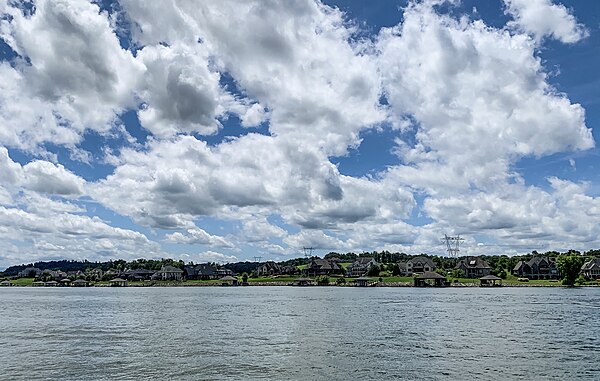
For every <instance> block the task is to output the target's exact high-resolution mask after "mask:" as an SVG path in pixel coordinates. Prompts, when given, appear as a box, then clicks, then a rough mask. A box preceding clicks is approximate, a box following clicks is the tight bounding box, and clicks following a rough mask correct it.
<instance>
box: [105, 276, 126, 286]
mask: <svg viewBox="0 0 600 381" xmlns="http://www.w3.org/2000/svg"><path fill="white" fill-rule="evenodd" d="M109 283H110V285H111V286H112V287H127V286H128V284H129V283H128V282H127V281H126V280H125V279H121V278H115V279H111V280H110V282H109Z"/></svg>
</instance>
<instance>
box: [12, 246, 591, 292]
mask: <svg viewBox="0 0 600 381" xmlns="http://www.w3.org/2000/svg"><path fill="white" fill-rule="evenodd" d="M419 255H422V256H426V257H429V258H431V259H432V260H433V262H434V263H435V264H436V266H437V267H438V269H440V270H443V271H445V272H447V273H450V274H451V276H456V275H458V274H457V273H451V272H452V270H454V269H455V268H456V265H457V264H458V261H459V260H460V258H449V257H442V256H432V255H427V254H419ZM540 255H542V256H545V257H550V258H552V259H554V260H556V264H557V267H558V269H559V271H560V272H561V274H562V275H563V276H564V279H563V280H564V283H565V284H574V283H575V281H576V280H577V276H578V275H579V271H580V269H581V265H582V264H583V263H584V262H585V261H587V260H589V259H591V258H593V257H598V256H600V250H598V249H594V250H589V251H587V252H584V253H581V252H579V251H576V250H569V251H567V252H565V253H560V252H557V251H547V252H545V253H539V252H537V251H532V252H531V253H529V254H524V255H519V256H508V255H482V256H480V257H481V258H482V259H483V260H485V261H487V262H488V264H489V265H490V267H491V268H492V274H494V275H497V276H499V277H501V278H505V277H506V276H507V275H508V274H511V273H512V270H513V268H514V267H515V265H516V264H517V263H518V262H519V261H521V260H522V261H528V260H530V259H531V258H532V257H534V256H540ZM415 256H416V255H409V254H406V253H391V252H389V251H382V252H376V251H374V252H370V253H369V252H364V253H360V254H355V253H345V254H344V253H336V252H330V253H328V254H326V255H325V259H337V260H339V261H340V262H346V263H348V262H353V261H354V260H356V259H357V258H358V257H373V258H374V259H375V261H377V262H379V263H380V264H382V265H381V266H380V267H378V268H372V269H370V271H369V275H371V276H378V275H379V273H380V272H382V274H388V273H389V274H393V275H399V274H400V268H399V267H398V265H397V263H399V262H405V261H408V260H409V259H411V258H414V257H415ZM309 260H310V259H309V258H305V257H299V258H293V259H288V260H286V261H282V262H279V264H280V265H282V266H293V267H297V266H302V265H306V264H307V263H308V262H309ZM262 263H264V262H262ZM193 264H194V263H193V262H190V263H188V265H193ZM166 265H171V266H175V267H178V268H183V266H184V262H183V261H181V260H178V261H176V260H173V259H168V258H163V259H136V260H133V261H129V262H128V261H125V260H123V259H119V260H114V261H113V260H111V261H106V262H89V261H87V260H84V261H73V260H61V261H45V262H35V263H29V264H22V265H17V266H11V267H9V268H7V269H6V270H5V271H4V273H3V275H4V276H16V275H17V274H18V273H19V272H20V271H21V270H23V269H25V268H26V267H37V268H39V269H41V270H62V271H67V272H68V271H82V272H85V271H89V270H93V269H101V270H102V271H107V270H109V269H115V270H125V269H139V268H145V269H149V270H160V268H161V267H163V266H166ZM213 265H216V264H213ZM260 265H261V263H258V262H249V261H245V262H237V263H228V264H226V265H225V266H224V267H226V268H228V269H230V270H232V271H233V272H234V273H237V274H241V273H247V274H252V273H253V272H255V270H256V268H257V267H258V266H260Z"/></svg>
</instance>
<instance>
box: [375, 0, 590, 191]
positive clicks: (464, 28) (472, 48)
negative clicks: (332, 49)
mask: <svg viewBox="0 0 600 381" xmlns="http://www.w3.org/2000/svg"><path fill="white" fill-rule="evenodd" d="M377 45H378V49H379V51H380V60H379V65H380V70H381V72H382V73H383V74H382V76H383V86H384V88H385V90H386V94H387V95H388V101H389V103H390V106H391V111H392V112H393V117H394V118H395V119H396V120H398V123H400V122H401V121H402V120H405V119H406V116H407V115H409V116H411V117H412V118H414V120H416V123H415V124H414V125H413V128H414V131H415V133H414V138H415V139H414V140H415V142H414V143H413V142H410V143H409V142H406V141H403V140H400V139H398V143H399V147H398V150H397V152H398V154H399V156H400V158H401V159H402V161H403V162H404V163H406V165H403V166H396V167H395V168H394V169H392V170H391V171H390V176H393V177H395V178H397V180H398V181H401V182H402V183H405V184H410V185H411V186H412V187H415V188H417V189H419V188H421V189H426V190H427V192H429V193H430V194H437V193H443V192H462V191H465V190H467V189H469V188H470V187H472V186H474V187H478V188H480V189H486V190H491V189H493V188H494V187H495V186H496V184H497V183H498V182H501V183H502V182H505V181H511V180H510V179H511V178H512V177H514V176H515V175H516V174H515V173H514V172H512V171H511V164H512V163H514V161H516V160H517V159H518V158H521V157H524V156H528V155H535V156H538V157H539V156H544V155H549V154H553V153H557V152H565V151H570V150H585V149H588V148H591V147H593V146H594V139H593V137H592V134H591V130H590V129H588V128H587V127H586V125H585V113H584V109H583V108H582V107H581V106H580V105H579V104H572V103H571V102H570V101H569V99H568V98H567V97H566V96H565V95H564V94H560V93H558V92H557V91H556V90H555V89H554V88H552V86H551V85H550V84H549V83H548V82H547V81H546V78H547V75H546V74H545V73H544V71H543V68H542V66H541V62H540V59H539V57H537V56H536V52H535V47H534V46H533V45H532V44H531V42H530V40H529V39H528V38H527V37H526V36H523V35H509V34H508V33H505V32H503V31H501V30H497V29H493V28H490V27H488V26H486V25H485V24H483V23H482V22H481V21H469V20H465V19H464V18H463V19H461V20H455V19H453V18H451V17H449V16H444V15H439V14H437V13H436V12H435V11H434V10H433V9H432V8H431V7H430V6H428V5H427V4H412V5H410V6H409V7H408V8H407V9H406V10H405V13H404V22H403V23H402V24H401V25H399V26H397V27H393V28H388V29H383V30H382V32H381V33H380V35H379V40H378V42H377ZM517 176H518V175H517Z"/></svg>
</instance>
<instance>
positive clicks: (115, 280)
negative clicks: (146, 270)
mask: <svg viewBox="0 0 600 381" xmlns="http://www.w3.org/2000/svg"><path fill="white" fill-rule="evenodd" d="M110 281H111V282H127V281H126V280H125V279H121V278H115V279H111V280H110Z"/></svg>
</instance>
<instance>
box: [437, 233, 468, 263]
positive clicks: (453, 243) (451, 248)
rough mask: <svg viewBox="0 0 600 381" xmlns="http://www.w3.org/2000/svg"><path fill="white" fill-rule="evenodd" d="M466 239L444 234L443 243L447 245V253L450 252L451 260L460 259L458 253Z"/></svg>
mask: <svg viewBox="0 0 600 381" xmlns="http://www.w3.org/2000/svg"><path fill="white" fill-rule="evenodd" d="M464 240H465V239H464V238H461V237H460V235H457V236H456V237H451V236H449V235H448V234H444V237H442V242H444V243H445V244H446V251H447V252H448V256H449V257H451V258H458V253H459V251H460V243H461V242H462V241H464Z"/></svg>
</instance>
